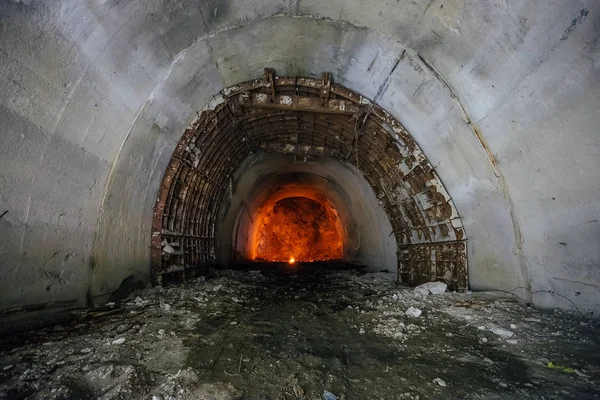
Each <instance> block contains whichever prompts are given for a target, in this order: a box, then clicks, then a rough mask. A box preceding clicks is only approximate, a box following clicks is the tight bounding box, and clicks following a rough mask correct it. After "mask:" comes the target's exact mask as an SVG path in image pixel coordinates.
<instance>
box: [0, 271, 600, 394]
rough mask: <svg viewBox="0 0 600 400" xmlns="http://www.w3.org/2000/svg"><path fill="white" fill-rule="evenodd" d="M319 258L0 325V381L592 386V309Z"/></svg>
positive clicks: (161, 386)
mask: <svg viewBox="0 0 600 400" xmlns="http://www.w3.org/2000/svg"><path fill="white" fill-rule="evenodd" d="M317 267H318V266H316V265H313V266H306V265H297V264H296V265H295V266H293V267H292V266H273V267H269V268H267V267H265V268H261V269H259V270H244V271H240V270H221V271H219V273H218V274H215V275H216V276H213V277H211V278H206V279H204V278H203V279H200V280H198V281H196V282H191V283H187V284H184V285H180V286H177V287H169V288H152V289H145V290H141V291H138V292H135V293H133V294H132V295H131V296H130V297H129V298H128V299H126V300H125V301H124V302H123V303H121V304H115V305H114V306H109V307H105V308H102V309H97V310H92V311H87V310H86V311H83V310H82V311H79V312H77V313H76V315H75V318H74V319H73V321H72V322H70V323H68V324H63V325H58V326H54V327H52V328H48V329H43V330H38V331H35V332H30V333H27V334H23V335H19V336H18V337H12V338H10V339H5V340H3V341H2V343H1V347H0V397H1V398H10V399H13V398H14V399H19V398H31V399H80V398H81V399H95V398H102V399H154V400H161V399H211V400H219V399H223V400H225V399H321V398H324V397H323V395H324V393H325V391H327V392H329V393H326V394H325V395H326V398H327V400H329V399H333V398H334V397H332V396H335V397H337V399H347V400H350V399H361V400H362V399H600V334H599V332H600V331H599V328H600V323H599V322H598V321H592V320H584V319H583V318H581V317H580V316H578V315H577V314H575V313H570V312H560V311H540V310H535V309H532V308H529V307H527V306H526V305H524V304H522V303H520V302H518V301H516V300H515V299H514V298H511V297H506V295H498V294H496V293H444V294H439V295H428V296H423V295H420V294H417V293H415V292H414V291H413V290H412V289H410V288H406V287H402V286H400V285H397V284H396V283H395V282H394V281H393V276H390V275H389V274H386V273H369V274H362V273H360V272H358V271H354V270H324V269H323V268H317ZM256 268H257V267H256ZM409 307H413V308H416V309H418V310H420V311H421V312H422V314H421V315H420V316H418V317H415V316H411V315H407V314H406V311H407V309H409ZM417 314H418V313H417Z"/></svg>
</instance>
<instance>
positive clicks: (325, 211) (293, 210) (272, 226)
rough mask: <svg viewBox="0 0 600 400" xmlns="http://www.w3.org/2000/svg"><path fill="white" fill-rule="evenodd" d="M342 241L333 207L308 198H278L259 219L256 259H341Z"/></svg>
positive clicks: (293, 260) (289, 260)
mask: <svg viewBox="0 0 600 400" xmlns="http://www.w3.org/2000/svg"><path fill="white" fill-rule="evenodd" d="M342 243H343V242H342V232H340V223H339V218H338V217H337V214H336V213H335V210H334V209H333V208H332V206H330V205H328V204H322V203H320V202H318V201H315V200H312V199H309V198H307V197H288V198H285V199H282V200H279V201H277V202H276V203H275V205H274V206H273V208H271V209H270V210H268V211H267V212H266V214H265V215H264V216H263V217H262V219H261V221H260V222H259V227H258V235H257V240H256V260H257V261H278V262H281V261H288V262H291V263H293V262H295V261H300V262H311V261H329V260H341V259H342V256H343V248H342Z"/></svg>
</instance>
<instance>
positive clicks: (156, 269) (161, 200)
mask: <svg viewBox="0 0 600 400" xmlns="http://www.w3.org/2000/svg"><path fill="white" fill-rule="evenodd" d="M178 168H179V160H177V159H173V158H172V159H171V160H170V162H169V165H168V166H167V169H166V170H165V174H164V176H163V179H162V181H161V184H160V188H159V190H158V196H157V199H156V205H155V207H154V214H153V217H152V242H151V246H152V250H151V270H152V273H151V280H152V282H153V283H154V284H160V283H161V282H159V281H160V279H159V278H158V277H159V276H160V274H161V272H162V245H161V243H162V234H161V231H162V227H163V215H164V210H165V207H166V202H167V197H168V193H169V191H170V188H171V183H172V181H173V176H174V175H175V173H176V171H177V169H178Z"/></svg>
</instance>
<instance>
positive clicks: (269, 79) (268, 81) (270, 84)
mask: <svg viewBox="0 0 600 400" xmlns="http://www.w3.org/2000/svg"><path fill="white" fill-rule="evenodd" d="M263 80H264V82H265V83H264V86H265V88H266V89H267V99H268V101H269V103H273V102H274V101H275V96H276V94H277V83H276V79H275V70H274V69H272V68H265V72H264V75H263Z"/></svg>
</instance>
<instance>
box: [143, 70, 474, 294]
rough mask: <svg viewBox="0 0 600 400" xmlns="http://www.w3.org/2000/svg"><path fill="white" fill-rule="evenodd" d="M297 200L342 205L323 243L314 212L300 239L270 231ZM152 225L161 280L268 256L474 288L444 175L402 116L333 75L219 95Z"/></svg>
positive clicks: (166, 184) (181, 150) (175, 164)
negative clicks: (325, 262)
mask: <svg viewBox="0 0 600 400" xmlns="http://www.w3.org/2000/svg"><path fill="white" fill-rule="evenodd" d="M292 197H304V198H308V199H311V200H313V201H316V202H317V203H318V204H321V205H323V207H324V209H325V210H326V211H325V214H327V213H329V211H327V210H329V209H335V210H336V212H337V217H338V218H337V222H336V229H329V228H328V232H331V233H330V234H327V235H323V234H322V232H321V236H319V238H320V239H319V240H317V239H316V237H317V236H315V235H314V232H313V233H310V234H309V233H308V232H307V229H306V227H307V226H309V225H311V224H314V222H313V220H312V217H314V216H311V218H310V219H309V218H308V215H306V216H305V218H304V221H303V222H300V225H304V228H298V229H297V231H298V232H300V233H302V235H296V237H295V238H292V237H291V236H288V237H287V238H284V237H283V236H281V235H282V232H281V228H282V227H283V226H287V225H290V226H294V224H293V223H287V222H286V223H284V222H277V223H273V224H274V225H273V226H270V224H271V222H268V221H271V219H273V217H274V215H275V214H277V219H279V217H283V215H282V216H279V213H278V212H276V213H275V214H273V213H272V214H271V215H270V216H268V217H267V223H266V228H268V229H261V226H262V227H263V228H265V223H264V222H265V221H264V217H265V216H266V215H267V213H268V212H269V211H272V210H274V209H275V205H276V203H277V202H279V201H281V200H283V199H286V198H292ZM290 201H291V200H290ZM328 202H329V203H331V204H332V205H333V207H329V208H328V207H326V205H327V204H329V203H328ZM281 204H285V202H284V203H281ZM281 204H280V205H281ZM276 210H279V207H277V209H276ZM288 214H290V213H288ZM316 214H318V213H316ZM325 220H327V221H333V219H332V218H324V219H323V221H325ZM316 224H317V225H319V223H316ZM330 225H332V224H330ZM152 228H153V229H152V277H153V281H154V282H155V283H165V282H180V281H182V280H184V279H186V278H189V277H194V276H197V275H198V274H201V273H202V271H203V270H204V269H205V268H207V267H212V266H227V265H231V264H236V263H238V264H245V263H248V262H252V261H258V260H260V259H268V260H277V261H289V259H290V258H294V259H298V260H307V261H311V260H315V261H316V260H318V261H321V260H323V259H327V260H333V259H338V257H339V258H340V259H341V260H343V261H344V262H347V263H352V264H361V265H366V266H368V267H369V268H371V269H373V270H387V271H389V272H392V273H397V279H398V281H400V282H403V283H405V284H409V285H418V284H420V283H424V282H429V281H436V280H444V281H447V282H449V283H451V284H452V285H453V287H455V288H457V289H458V290H466V289H467V288H468V274H467V257H466V254H467V253H466V248H467V247H466V236H465V233H464V230H463V226H462V222H461V218H460V216H459V214H458V211H457V210H456V208H455V205H454V202H453V201H452V198H451V197H450V195H449V194H448V192H447V191H446V189H445V188H444V185H443V184H442V182H441V181H440V179H439V177H438V176H437V173H436V171H435V168H434V167H433V166H432V165H431V163H430V162H429V161H428V160H427V158H426V157H425V155H424V154H423V152H422V151H421V149H420V148H419V146H418V145H417V143H416V141H415V140H414V139H413V138H412V137H411V135H410V134H409V133H408V131H407V130H406V129H405V128H404V127H403V126H402V125H401V123H400V122H399V121H398V120H396V119H395V118H393V117H392V116H391V115H390V114H388V113H387V112H386V111H385V110H383V109H381V108H380V107H378V106H377V105H376V104H375V103H372V102H370V101H369V100H368V99H366V98H365V97H363V96H361V95H360V94H358V93H355V92H353V91H351V90H349V89H347V88H344V87H343V86H340V85H337V84H334V83H332V81H331V75H330V74H329V73H324V74H323V75H322V78H321V79H315V78H309V77H295V76H287V77H283V76H282V77H279V76H276V74H275V71H274V70H272V69H269V68H266V69H265V71H264V75H263V78H262V79H256V80H252V81H247V82H241V83H239V84H236V85H234V86H232V87H229V88H226V89H223V90H222V91H221V92H220V93H218V94H217V95H216V96H215V97H214V98H213V100H211V101H210V102H209V103H208V104H207V105H206V107H205V108H204V109H203V110H201V111H200V112H199V113H198V115H197V118H195V119H194V120H193V121H192V122H191V124H190V125H189V126H188V129H187V130H186V131H185V132H184V134H183V135H182V137H181V139H180V140H179V142H178V144H177V146H176V148H175V150H174V152H173V155H172V157H171V160H170V162H169V165H168V167H167V169H166V171H165V175H164V177H163V181H162V183H161V187H160V190H159V195H158V198H157V202H156V207H155V212H154V218H153V226H152ZM278 229H279V231H277V230H278ZM311 229H312V228H311ZM318 231H319V232H320V229H319V230H318ZM266 232H271V234H267V233H266ZM335 232H337V236H336V235H335ZM289 233H290V232H288V234H289ZM296 233H297V232H296ZM303 235H306V236H303ZM292 239H293V240H292ZM292 242H296V243H295V244H293V243H292ZM340 242H341V243H342V245H341V246H340V245H339V243H340ZM331 243H335V245H333V246H332V245H331ZM299 247H310V248H311V249H314V252H308V251H304V252H303V251H301V250H298V248H299ZM292 252H294V253H296V252H298V254H289V253H292Z"/></svg>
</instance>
